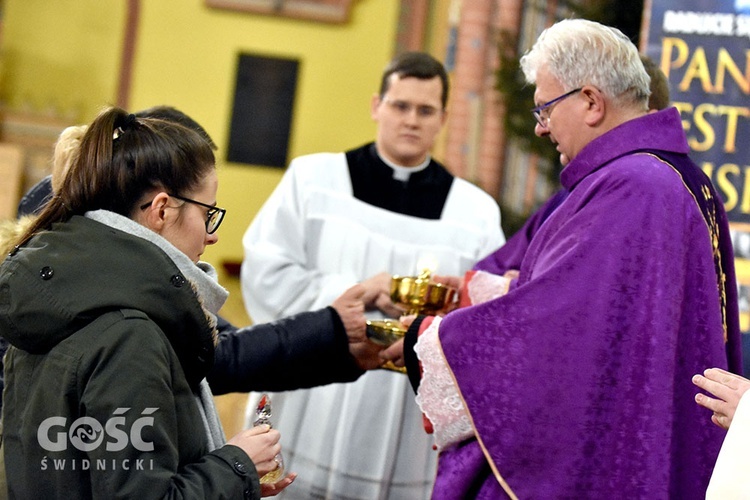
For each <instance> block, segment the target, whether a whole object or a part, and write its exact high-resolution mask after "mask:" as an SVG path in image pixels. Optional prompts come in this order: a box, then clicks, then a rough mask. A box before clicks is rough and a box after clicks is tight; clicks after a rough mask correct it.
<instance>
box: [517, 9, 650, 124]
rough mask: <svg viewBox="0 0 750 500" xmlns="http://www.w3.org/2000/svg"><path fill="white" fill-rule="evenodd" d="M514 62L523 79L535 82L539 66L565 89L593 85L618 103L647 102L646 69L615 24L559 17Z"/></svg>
mask: <svg viewBox="0 0 750 500" xmlns="http://www.w3.org/2000/svg"><path fill="white" fill-rule="evenodd" d="M520 62H521V69H522V70H523V73H524V75H525V77H526V81H527V82H528V83H532V84H533V83H536V77H537V72H538V71H539V69H540V68H541V67H543V66H544V67H546V69H547V71H549V73H550V74H551V75H552V76H554V77H555V78H556V79H557V80H558V81H559V82H560V83H561V84H562V85H563V87H565V88H566V89H568V90H572V89H575V88H578V87H582V86H584V85H593V86H595V87H596V88H598V89H599V90H600V91H601V92H602V93H604V94H605V95H607V96H608V97H609V98H610V99H612V100H613V101H615V102H617V103H619V104H622V105H629V106H638V107H643V108H644V110H645V109H646V108H647V106H648V97H649V95H650V94H651V90H650V88H649V85H650V78H649V76H648V73H646V70H645V69H644V67H643V63H642V62H641V59H640V56H639V54H638V49H637V48H636V47H635V45H634V44H633V42H631V41H630V40H629V39H628V37H626V36H625V35H624V34H623V33H622V32H621V31H620V30H618V29H616V28H612V27H609V26H604V25H602V24H599V23H596V22H593V21H587V20H585V19H565V20H562V21H560V22H558V23H555V24H554V25H552V26H550V27H549V28H547V29H546V30H544V31H543V32H542V34H541V35H539V38H538V39H537V41H536V43H535V44H534V46H533V47H532V48H531V50H529V51H528V52H527V53H526V54H525V55H524V56H523V57H522V58H521V61H520Z"/></svg>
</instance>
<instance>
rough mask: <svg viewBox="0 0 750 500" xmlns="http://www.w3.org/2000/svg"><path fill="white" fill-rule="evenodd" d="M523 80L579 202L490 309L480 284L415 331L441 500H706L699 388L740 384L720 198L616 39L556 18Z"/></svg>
mask: <svg viewBox="0 0 750 500" xmlns="http://www.w3.org/2000/svg"><path fill="white" fill-rule="evenodd" d="M521 64H522V69H523V71H524V73H525V75H526V78H527V80H528V81H529V82H530V83H533V84H535V85H536V91H535V100H536V102H537V103H538V107H537V108H535V109H534V114H535V116H536V118H537V125H536V127H535V133H536V134H537V135H539V136H542V137H548V138H549V139H550V140H552V141H553V143H555V144H556V145H557V149H558V151H560V153H561V155H566V156H567V157H568V158H570V159H571V162H570V163H569V164H568V166H567V167H565V169H564V170H563V172H562V174H561V183H562V185H563V187H564V188H565V189H566V190H567V191H568V192H569V194H568V196H567V197H566V199H565V200H564V201H562V203H561V204H560V205H559V206H558V207H557V209H556V210H555V211H554V212H553V213H552V214H551V215H550V216H549V218H548V219H547V220H546V222H545V223H544V224H543V225H541V226H540V227H539V228H538V231H537V232H536V234H535V235H534V238H533V240H532V241H531V243H530V245H529V248H528V251H527V252H526V254H525V255H524V257H523V260H522V262H521V267H520V273H519V276H518V278H517V279H514V280H512V282H510V283H507V282H506V283H504V284H501V285H500V286H498V287H497V289H498V290H499V292H497V293H492V291H488V290H487V287H486V284H487V282H488V280H487V279H486V278H487V276H486V275H488V273H486V272H481V271H480V272H477V273H476V274H475V275H474V276H473V277H472V278H471V280H470V281H468V283H466V285H465V290H464V293H467V294H469V295H470V296H471V297H470V299H471V300H470V301H471V303H472V304H473V305H470V306H469V307H463V308H460V309H457V310H455V311H453V312H451V313H449V314H447V315H446V316H445V317H444V318H442V319H441V318H434V320H433V318H428V320H426V321H421V320H422V318H418V320H417V321H415V322H414V323H412V325H411V328H410V329H409V333H408V334H407V338H406V340H405V342H404V348H403V356H404V357H405V358H406V366H407V369H408V370H409V375H410V379H411V380H412V381H416V383H418V384H419V387H418V394H417V402H418V404H419V405H420V408H421V409H422V411H423V412H424V413H425V415H426V417H427V418H428V419H429V421H430V423H431V424H432V427H433V428H434V433H435V442H436V445H437V447H438V448H439V450H440V455H439V461H438V474H437V479H436V482H435V486H434V489H433V498H436V499H454V498H455V499H459V498H460V499H463V498H486V499H497V498H520V499H527V498H531V499H549V498H555V499H558V498H576V499H581V498H596V499H599V498H649V499H692V498H695V499H698V498H704V496H705V492H706V487H707V485H708V482H709V478H710V476H711V471H712V468H713V465H714V462H715V460H716V457H717V454H718V452H719V448H720V447H721V443H722V440H723V438H724V434H725V433H724V431H723V430H722V429H720V428H718V427H716V426H714V425H713V424H711V421H710V419H708V418H707V416H706V412H707V410H706V409H704V408H701V407H699V406H698V405H696V404H695V403H694V394H695V389H694V388H693V386H692V384H691V377H692V375H693V374H694V373H698V372H701V371H702V370H703V369H704V368H706V367H711V366H715V367H720V368H725V369H728V370H730V371H734V372H737V371H738V370H740V367H741V359H740V357H741V354H740V347H739V346H740V343H739V325H738V323H739V318H738V311H737V294H736V282H735V276H734V267H733V256H732V250H731V244H730V239H729V229H728V225H727V220H726V214H725V212H724V209H723V206H722V203H721V200H720V199H719V197H718V195H717V193H716V191H715V190H714V188H713V187H712V185H711V182H710V180H709V179H708V178H707V177H706V176H705V175H704V174H703V173H702V172H701V170H700V169H699V168H698V167H697V166H696V165H695V164H694V163H693V162H692V161H691V160H690V159H689V158H688V151H689V148H688V145H687V141H686V136H685V133H684V131H683V129H682V125H681V121H680V116H679V113H678V111H677V110H676V109H675V108H668V109H666V110H664V111H660V112H658V113H653V114H647V104H646V103H647V100H648V95H649V81H648V76H647V75H646V73H645V71H644V69H643V66H642V64H641V62H640V60H639V58H638V53H637V49H636V48H635V46H634V45H633V44H632V43H631V42H630V41H629V40H628V39H627V38H626V37H625V36H624V35H623V34H622V33H620V32H619V31H618V30H615V29H612V28H608V27H605V26H602V25H600V24H598V23H593V22H590V21H584V20H566V21H561V22H559V23H557V24H556V25H554V26H552V27H550V28H548V29H547V30H545V32H544V33H542V35H541V36H540V38H539V40H538V41H537V42H536V44H535V46H534V47H533V48H532V49H531V51H530V52H529V53H527V54H526V55H525V56H524V57H523V58H522V60H521ZM558 108H559V109H558ZM497 278H500V277H499V276H498V277H497ZM475 279H478V281H479V282H480V284H481V283H483V284H484V288H483V286H477V287H474V288H473V289H472V282H473V281H474V280H475ZM490 281H491V280H490ZM464 299H465V297H462V300H464ZM426 325H429V326H427V327H426V328H425V326H426ZM416 332H419V333H421V334H420V335H419V337H418V338H416V337H417V335H416ZM415 343H416V346H415V347H411V346H413V345H414V344H415ZM397 349H398V346H393V348H391V349H389V350H388V351H386V353H385V355H386V356H389V357H391V359H395V358H397V355H395V354H394V353H396V352H398V351H397ZM420 375H421V380H420V378H419V377H420Z"/></svg>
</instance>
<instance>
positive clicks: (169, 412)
mask: <svg viewBox="0 0 750 500" xmlns="http://www.w3.org/2000/svg"><path fill="white" fill-rule="evenodd" d="M214 335H215V332H214V328H213V326H212V322H211V321H210V320H209V318H208V317H207V315H206V312H205V311H204V309H203V307H202V305H201V303H200V300H199V298H198V296H197V295H196V293H195V292H194V290H193V289H192V287H191V283H190V282H189V281H187V280H186V279H185V278H184V277H183V275H182V274H181V273H180V271H179V269H178V268H177V267H176V266H175V265H174V263H173V262H172V261H171V259H170V258H169V257H168V256H167V255H166V254H165V253H164V252H163V251H162V250H161V249H159V248H158V247H157V246H156V245H154V244H152V243H149V242H147V241H145V240H143V239H141V238H138V237H135V236H132V235H129V234H127V233H124V232H122V231H118V230H116V229H113V228H110V227H108V226H105V225H103V224H100V223H98V222H95V221H92V220H89V219H86V218H84V217H80V216H74V217H73V218H72V219H71V220H70V221H69V222H66V223H63V224H57V225H55V226H54V227H53V228H52V231H48V232H44V233H41V234H39V235H37V236H35V237H34V238H32V240H31V241H29V242H28V243H27V244H26V245H24V246H23V247H21V248H20V249H18V250H15V251H12V253H11V255H10V256H9V257H7V258H6V259H5V260H4V261H3V263H2V264H1V265H0V336H2V337H4V338H5V339H6V340H7V341H8V342H10V344H11V348H10V349H9V351H8V354H7V356H6V359H5V378H6V387H5V392H4V397H3V401H4V404H3V409H2V418H3V441H2V453H3V458H4V461H5V467H6V479H7V483H8V490H7V493H8V495H9V496H10V498H45V499H48V498H107V499H110V498H136V499H138V500H142V499H147V498H201V499H202V498H258V497H259V491H260V485H259V483H258V477H257V473H256V471H255V468H254V466H253V464H252V461H251V460H250V459H249V458H248V456H247V455H246V454H245V453H244V452H243V451H242V450H240V449H239V448H237V447H235V446H231V445H226V446H223V447H221V448H219V449H217V450H215V451H212V452H209V450H208V446H207V438H206V435H205V430H204V428H203V424H202V421H201V417H200V414H199V410H198V406H197V404H196V399H195V393H196V391H197V390H198V385H199V383H200V381H201V380H202V379H203V378H204V377H205V376H206V373H207V372H208V370H209V368H210V367H211V364H212V363H213V356H214ZM2 493H5V491H3V492H0V494H2Z"/></svg>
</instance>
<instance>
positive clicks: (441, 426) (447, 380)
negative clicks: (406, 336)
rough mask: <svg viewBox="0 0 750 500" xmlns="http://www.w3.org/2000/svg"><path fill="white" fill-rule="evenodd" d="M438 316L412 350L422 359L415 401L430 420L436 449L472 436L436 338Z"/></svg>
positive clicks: (467, 416)
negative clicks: (421, 370) (421, 371)
mask: <svg viewBox="0 0 750 500" xmlns="http://www.w3.org/2000/svg"><path fill="white" fill-rule="evenodd" d="M440 320H441V318H439V317H436V318H435V319H434V321H433V322H432V324H431V325H430V326H429V327H428V328H427V330H425V331H424V333H422V335H420V336H419V340H418V341H417V345H416V346H415V347H414V351H415V352H416V353H417V357H418V358H419V360H420V361H421V362H422V369H423V372H424V373H423V376H422V381H421V382H420V384H419V389H418V391H417V404H418V405H419V408H420V409H421V410H422V412H423V413H424V414H425V415H426V416H427V418H429V419H430V422H432V426H433V428H434V430H435V434H434V436H435V445H436V446H437V448H438V450H442V449H445V448H446V447H448V446H450V445H452V444H455V443H459V442H461V441H463V440H464V439H466V438H469V437H471V436H473V435H474V430H473V429H472V427H471V421H470V419H469V413H468V411H467V410H466V407H465V406H464V403H463V400H462V399H461V396H460V394H459V392H458V388H457V387H456V386H455V385H454V383H453V377H452V376H451V373H450V369H449V368H448V364H447V362H446V361H445V358H444V357H443V351H442V349H441V348H440V342H439V340H438V328H439V326H440Z"/></svg>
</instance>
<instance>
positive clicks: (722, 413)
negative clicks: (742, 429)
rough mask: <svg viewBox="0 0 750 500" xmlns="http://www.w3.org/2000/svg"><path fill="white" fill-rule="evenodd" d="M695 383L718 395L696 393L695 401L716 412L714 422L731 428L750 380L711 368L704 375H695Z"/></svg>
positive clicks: (712, 416) (713, 416) (749, 385)
mask: <svg viewBox="0 0 750 500" xmlns="http://www.w3.org/2000/svg"><path fill="white" fill-rule="evenodd" d="M693 384H695V385H697V386H698V387H700V388H701V389H703V390H704V391H706V392H708V393H711V394H712V395H714V396H716V399H714V398H712V397H709V396H706V395H705V394H696V395H695V402H696V403H698V404H699V405H701V406H703V407H705V408H708V409H709V410H711V411H713V412H714V413H713V415H711V421H712V422H713V423H714V424H716V425H718V426H719V427H721V428H723V429H729V426H730V425H731V424H732V419H733V418H734V412H735V411H736V410H737V405H738V404H739V402H740V398H741V397H742V395H743V394H745V392H747V390H748V389H750V380H748V379H746V378H744V377H740V376H739V375H735V374H734V373H730V372H728V371H726V370H722V369H721V368H709V369H707V370H705V371H704V372H703V375H694V376H693Z"/></svg>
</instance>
